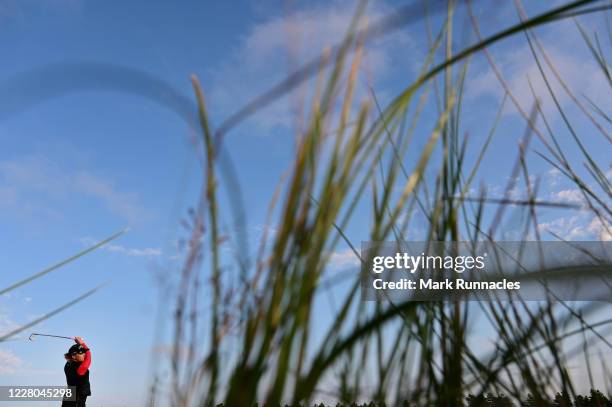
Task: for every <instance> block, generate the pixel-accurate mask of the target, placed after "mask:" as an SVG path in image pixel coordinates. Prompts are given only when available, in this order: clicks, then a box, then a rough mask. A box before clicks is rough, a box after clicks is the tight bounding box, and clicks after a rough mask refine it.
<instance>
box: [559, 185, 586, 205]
mask: <svg viewBox="0 0 612 407" xmlns="http://www.w3.org/2000/svg"><path fill="white" fill-rule="evenodd" d="M552 196H553V198H555V200H557V201H559V202H565V203H571V204H580V205H584V203H585V201H584V195H583V194H582V192H580V190H579V189H578V188H570V189H564V190H562V191H558V192H555V193H553V194H552Z"/></svg>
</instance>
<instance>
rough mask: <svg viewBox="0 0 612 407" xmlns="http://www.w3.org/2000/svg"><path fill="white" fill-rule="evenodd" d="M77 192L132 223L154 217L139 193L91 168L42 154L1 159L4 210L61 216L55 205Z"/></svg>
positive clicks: (0, 193)
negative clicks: (67, 165)
mask: <svg viewBox="0 0 612 407" xmlns="http://www.w3.org/2000/svg"><path fill="white" fill-rule="evenodd" d="M75 196H81V197H87V198H94V199H97V200H99V201H100V202H101V203H102V205H103V206H104V207H105V208H106V209H107V210H108V211H109V212H110V213H112V214H114V215H117V216H119V217H121V218H122V219H123V220H125V221H127V222H129V223H138V222H143V221H147V220H150V219H152V218H153V213H152V211H151V210H149V209H147V208H146V207H144V206H143V205H142V204H141V203H140V202H139V199H138V195H137V194H136V193H133V192H125V191H122V190H120V189H119V188H117V187H116V186H115V185H114V183H113V182H112V181H111V180H109V179H106V178H104V177H101V176H99V175H96V174H94V173H93V172H91V171H88V170H83V169H78V170H74V171H71V170H68V169H66V168H64V167H62V166H61V165H60V164H58V163H57V162H54V161H51V160H49V159H48V158H46V157H43V156H39V155H29V156H23V157H18V158H14V159H11V160H5V161H1V162H0V206H2V207H3V209H4V210H6V209H13V210H15V211H21V212H25V213H28V214H32V213H45V214H51V215H55V216H60V215H59V212H58V210H57V209H56V208H57V207H61V204H63V203H65V202H67V201H69V200H70V199H73V198H74V197H75ZM53 203H55V204H56V205H55V207H53V206H52V204H53Z"/></svg>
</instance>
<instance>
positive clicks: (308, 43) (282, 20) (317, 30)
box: [211, 2, 415, 132]
mask: <svg viewBox="0 0 612 407" xmlns="http://www.w3.org/2000/svg"><path fill="white" fill-rule="evenodd" d="M354 11H355V10H354V7H350V6H349V7H347V4H346V3H343V4H339V3H335V2H330V3H326V4H325V5H324V6H321V5H318V6H310V5H309V6H308V7H301V8H299V9H294V10H291V11H289V12H288V13H286V14H285V15H276V16H274V17H272V18H269V19H267V20H265V21H263V22H261V23H259V24H255V25H253V26H252V27H251V28H250V29H249V31H248V34H247V35H246V36H245V37H244V38H243V39H242V41H241V43H240V44H239V45H238V46H237V47H236V51H234V53H233V54H232V55H231V56H230V57H229V58H228V60H226V61H224V62H223V63H222V67H216V69H215V70H214V71H213V72H211V75H212V77H213V88H212V91H211V106H212V107H213V108H214V107H215V105H216V106H217V107H218V108H219V110H223V111H226V112H227V111H233V110H234V109H236V105H237V104H238V105H240V104H243V103H246V102H247V101H249V100H250V99H251V98H252V97H254V96H256V95H258V94H259V93H261V92H263V91H265V90H267V89H268V88H269V87H270V86H271V85H273V84H275V83H276V82H278V81H279V80H281V79H282V78H284V77H285V76H286V75H287V74H288V73H289V72H290V71H291V70H293V69H295V68H297V67H298V66H300V64H303V63H305V62H308V61H311V60H312V59H313V58H315V57H317V56H319V55H321V54H322V52H323V51H324V49H325V48H326V47H328V46H333V45H336V44H338V43H340V42H341V41H342V39H343V38H344V36H345V34H346V32H347V30H348V28H349V27H350V23H351V19H352V18H353V13H354ZM391 11H392V10H391V9H390V7H388V6H386V5H385V3H384V2H376V3H373V4H372V5H371V7H369V9H368V11H367V12H366V16H365V17H364V18H363V19H362V23H363V24H366V22H372V21H376V20H378V19H379V18H380V17H382V16H383V15H386V14H387V13H389V12H391ZM414 46H415V45H414V43H413V42H412V41H411V39H410V37H409V36H408V34H407V33H406V32H397V33H394V34H393V35H391V36H388V37H385V38H384V39H381V40H377V41H376V42H375V43H372V44H369V45H368V46H366V49H365V53H364V60H363V64H362V73H363V74H364V75H365V77H366V78H368V80H371V81H372V82H376V81H377V80H378V79H381V78H384V77H385V76H387V75H388V74H389V73H390V72H393V71H394V70H395V69H397V66H398V59H399V58H405V60H406V61H407V62H410V60H409V58H408V57H407V56H408V55H409V54H410V50H411V47H414ZM406 61H402V62H406ZM404 67H405V65H404ZM409 73H410V72H409ZM402 74H403V77H405V75H406V70H405V69H404V70H403V71H402ZM363 84H364V81H359V83H358V87H357V90H356V92H357V94H361V95H363V96H364V97H365V96H367V91H368V90H367V89H366V87H365V86H363ZM310 85H311V84H304V85H303V86H302V87H300V88H299V89H297V90H296V91H295V92H294V93H293V94H292V99H291V100H290V101H289V102H290V103H287V100H286V99H281V100H280V101H279V102H278V103H275V104H273V105H271V106H269V107H267V108H266V109H265V110H264V111H262V112H260V113H259V114H258V115H256V117H255V119H254V122H255V124H256V125H257V127H258V128H259V129H260V130H262V131H264V132H265V131H268V130H271V129H273V128H275V127H277V126H281V127H287V126H289V125H291V122H292V120H293V119H294V118H295V116H296V113H297V112H298V111H299V110H300V107H301V106H302V102H303V99H304V98H305V97H309V96H310V94H309V92H308V89H312V88H314V87H313V86H310ZM379 90H380V89H379ZM381 92H382V91H381ZM356 99H357V100H360V96H358V97H357V98H356Z"/></svg>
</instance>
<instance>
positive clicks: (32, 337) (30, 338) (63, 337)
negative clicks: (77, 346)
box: [28, 333, 74, 341]
mask: <svg viewBox="0 0 612 407" xmlns="http://www.w3.org/2000/svg"><path fill="white" fill-rule="evenodd" d="M35 336H48V337H51V338H61V339H70V340H71V341H73V340H74V337H72V336H60V335H48V334H39V333H32V334H31V335H30V337H29V338H28V339H29V340H31V341H33V340H34V337H35Z"/></svg>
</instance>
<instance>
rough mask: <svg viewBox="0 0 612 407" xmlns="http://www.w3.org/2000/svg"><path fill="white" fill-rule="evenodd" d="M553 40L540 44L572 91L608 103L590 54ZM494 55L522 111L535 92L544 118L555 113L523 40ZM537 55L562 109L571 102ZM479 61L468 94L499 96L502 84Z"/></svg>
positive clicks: (599, 103) (598, 70)
mask: <svg viewBox="0 0 612 407" xmlns="http://www.w3.org/2000/svg"><path fill="white" fill-rule="evenodd" d="M553 34H554V31H551V33H549V35H550V36H553ZM566 35H567V34H564V38H566ZM555 41H556V40H550V41H542V42H543V47H544V49H545V51H546V54H547V55H548V57H549V59H550V60H551V63H552V64H553V66H554V67H555V70H556V71H557V72H558V74H559V76H560V77H561V78H562V79H563V81H564V82H565V83H566V84H567V86H568V88H569V89H570V90H571V92H572V93H573V95H574V96H575V97H577V98H578V99H582V100H583V98H582V95H588V96H589V98H590V99H592V100H594V101H595V102H596V103H597V104H598V105H599V106H609V105H610V103H612V97H611V95H610V92H609V90H608V88H607V86H602V83H605V78H604V76H603V73H602V71H601V68H600V67H599V66H598V65H597V63H596V62H595V61H594V60H593V58H592V57H589V56H588V55H587V54H585V53H584V52H583V51H582V52H579V51H578V50H577V49H576V48H574V47H563V48H561V47H558V46H556V45H555ZM494 59H495V62H496V65H497V67H498V68H499V69H500V71H501V73H502V75H503V77H504V79H505V81H506V82H507V84H508V86H509V89H510V91H511V92H512V93H513V95H514V96H515V97H516V99H517V100H518V103H519V104H520V105H521V108H522V109H523V110H524V111H525V112H527V113H528V112H529V111H530V109H531V108H532V106H533V105H534V102H535V99H534V96H533V93H535V95H536V96H537V98H538V99H539V100H540V102H541V103H542V110H543V111H544V113H545V114H546V116H547V118H550V117H558V114H557V110H556V107H555V104H554V101H553V99H552V98H551V96H550V94H549V91H548V88H547V85H546V82H545V81H544V79H543V78H542V75H541V73H540V71H539V68H538V66H537V64H536V61H535V60H534V58H533V55H532V53H531V50H530V48H529V46H528V45H527V44H526V43H525V44H524V45H522V46H519V47H515V48H514V49H512V48H508V49H506V50H505V51H504V53H503V54H496V55H495V56H494ZM539 59H540V63H541V64H542V68H543V70H544V72H545V74H546V77H547V79H548V81H549V84H550V86H551V88H552V90H553V92H554V94H555V97H556V98H557V100H558V101H559V103H560V105H561V106H562V107H563V108H564V109H567V108H569V107H570V106H572V105H573V104H574V102H573V101H572V99H571V98H570V96H569V95H568V94H567V93H566V91H565V90H564V89H563V87H562V85H561V83H560V82H559V81H558V80H557V79H556V77H555V76H554V74H553V72H552V70H551V69H550V68H549V67H548V65H547V63H546V61H545V60H544V57H543V56H542V55H539ZM482 61H484V60H482ZM482 63H483V64H484V65H483V66H482V67H481V69H480V70H479V72H477V75H476V76H475V77H474V78H473V79H472V80H471V82H470V83H469V86H467V88H468V95H470V97H472V98H475V97H479V96H482V95H492V96H496V97H498V98H501V96H502V95H503V93H504V90H503V87H502V85H501V84H500V83H499V81H498V79H497V77H496V76H495V73H494V72H493V70H492V69H491V68H490V66H489V65H488V63H486V62H482ZM529 82H531V86H532V87H533V93H532V91H531V88H530V85H529ZM508 106H509V105H508ZM507 111H512V112H516V109H514V108H512V109H511V110H507Z"/></svg>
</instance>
